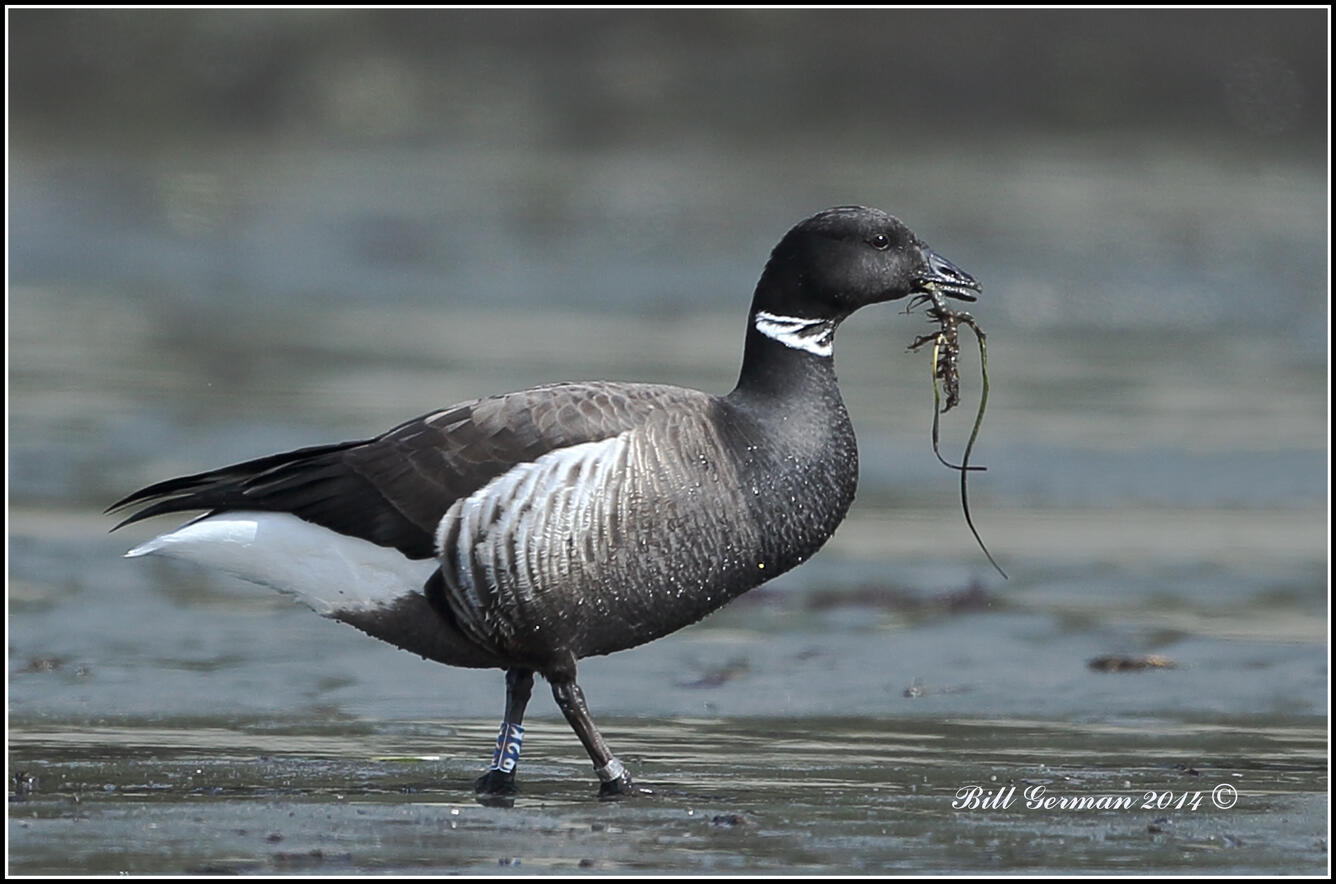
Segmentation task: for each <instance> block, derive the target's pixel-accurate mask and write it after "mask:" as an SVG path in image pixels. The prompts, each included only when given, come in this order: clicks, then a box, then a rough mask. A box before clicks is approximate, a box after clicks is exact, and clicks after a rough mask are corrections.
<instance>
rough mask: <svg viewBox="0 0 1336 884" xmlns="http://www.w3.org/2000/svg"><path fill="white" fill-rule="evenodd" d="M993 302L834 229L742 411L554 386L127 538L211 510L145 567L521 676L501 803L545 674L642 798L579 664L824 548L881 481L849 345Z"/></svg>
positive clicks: (330, 448) (839, 224)
mask: <svg viewBox="0 0 1336 884" xmlns="http://www.w3.org/2000/svg"><path fill="white" fill-rule="evenodd" d="M979 291H980V289H979V285H978V284H977V283H976V282H975V281H974V279H973V278H971V277H970V276H969V275H968V274H966V273H965V272H963V271H962V270H960V269H959V268H957V267H956V266H955V265H953V264H951V263H950V262H949V261H946V260H945V259H943V258H941V257H940V256H938V255H937V254H936V253H934V252H933V251H932V250H931V249H930V248H928V246H927V245H926V244H925V243H924V242H923V241H922V240H920V239H919V238H918V237H917V236H915V235H914V234H913V233H912V232H911V231H910V230H909V229H908V228H907V227H905V226H904V224H902V223H901V222H900V221H899V220H898V219H896V218H894V217H892V216H890V215H888V214H886V213H885V212H881V211H879V210H877V209H870V208H864V207H861V206H844V207H840V208H834V209H829V210H827V211H824V212H821V213H819V214H816V215H813V216H812V217H811V218H808V219H807V220H805V221H803V222H802V223H800V224H799V225H797V226H796V227H794V228H793V229H792V230H790V231H789V232H788V233H787V234H785V236H784V238H783V239H782V240H781V241H780V243H779V245H778V246H776V247H775V250H774V252H773V253H772V254H771V256H770V260H769V262H768V263H767V264H766V266H765V270H764V272H763V273H762V274H761V280H760V282H759V283H758V284H757V286H756V293H755V295H754V297H753V299H752V305H751V312H750V313H749V314H748V315H747V337H746V345H745V350H744V354H743V359H742V371H741V374H740V375H739V377H738V383H737V387H736V388H735V389H734V390H733V391H732V392H731V393H729V394H728V395H726V396H712V395H709V394H706V393H700V392H697V391H695V390H687V389H682V388H680V387H670V386H659V385H652V384H631V383H609V382H604V381H590V382H581V383H562V384H553V385H550V386H543V387H535V388H533V389H531V390H524V391H521V392H518V393H509V394H506V395H501V396H493V397H490V398H487V399H476V400H473V401H470V402H461V403H459V404H457V405H452V406H450V407H448V408H444V409H441V410H440V411H435V412H432V413H431V414H428V415H424V416H423V417H419V418H415V419H414V420H411V421H408V422H407V423H404V424H401V425H399V426H397V427H395V428H394V429H392V430H390V431H388V432H386V433H384V434H382V435H380V436H377V437H375V438H374V439H364V440H359V441H355V442H341V443H338V444H334V445H318V446H315V447H311V448H303V449H300V450H298V451H290V452H287V453H284V454H274V455H270V456H269V457H262V458H259V459H257V460H252V461H247V462H246V463H242V464H237V465H235V466H230V467H223V468H222V469H218V470H213V471H211V472H207V473H200V474H198V475H194V476H186V477H184V478H180V479H172V480H169V481H166V482H160V483H158V484H156V485H151V486H149V487H147V488H145V489H143V490H142V491H137V492H135V493H134V494H131V495H129V496H128V497H126V498H124V499H123V500H121V501H119V502H117V503H116V504H114V505H113V506H112V507H111V508H110V509H109V510H108V512H110V511H112V510H116V509H120V508H122V507H129V506H136V505H137V506H141V507H142V508H141V509H139V510H138V511H137V512H135V513H133V514H132V515H130V516H129V518H127V519H125V520H124V521H123V522H121V523H120V525H117V526H116V527H117V528H119V527H121V526H122V525H126V524H129V523H131V522H136V521H139V520H140V519H146V518H148V517H150V516H156V515H160V514H163V513H173V512H181V511H189V510H205V511H206V513H205V514H204V515H203V516H200V517H199V518H197V519H195V520H194V521H191V522H188V523H186V524H185V525H184V526H182V527H181V528H179V529H177V530H176V531H173V532H171V533H169V534H164V535H162V536H161V537H158V538H156V539H154V540H150V541H148V542H147V543H144V544H142V545H140V546H138V547H136V548H134V549H132V550H131V551H130V552H129V553H127V555H129V556H142V555H148V554H150V553H153V554H159V555H165V556H174V557H179V558H184V559H189V560H191V561H195V562H200V563H203V564H206V565H209V566H213V567H217V568H220V569H222V570H225V571H228V572H230V573H233V574H236V575H238V576H240V577H243V578H245V579H247V580H250V581H253V582H256V583H260V584H264V585H266V586H271V587H274V588H276V589H279V590H282V591H284V592H289V593H294V594H296V595H297V596H299V597H300V598H301V599H302V600H303V601H304V602H306V603H307V604H308V605H310V606H311V607H313V608H314V609H315V610H317V611H318V612H320V613H322V614H324V615H325V616H327V617H333V618H335V619H337V620H342V621H344V622H345V623H350V624H352V625H353V626H356V627H357V628H359V629H361V630H363V631H364V632H366V633H368V634H370V635H372V636H375V637H376V638H379V639H382V640H383V641H387V642H389V643H390V644H393V645H397V646H399V647H400V648H403V649H405V650H408V651H412V652H413V653H415V654H420V655H422V656H423V657H425V658H429V659H432V660H436V661H439V662H441V663H445V664H448V665H451V666H470V667H483V668H490V667H496V668H499V669H504V670H505V672H506V704H505V716H504V718H503V720H502V724H501V732H500V734H499V735H498V737H497V743H496V751H495V753H494V756H493V759H492V764H491V768H490V769H489V770H488V772H487V773H486V774H484V775H483V776H482V777H480V778H479V779H478V781H477V784H476V788H477V791H478V792H479V793H480V794H484V795H494V796H500V795H507V794H510V793H513V792H514V791H515V767H516V764H517V762H518V759H519V753H520V744H521V742H522V739H523V733H524V728H523V724H522V723H523V720H524V709H525V706H526V704H527V703H528V701H529V694H530V691H531V689H532V687H533V677H534V673H539V674H541V675H542V676H543V677H544V678H546V679H547V680H548V682H550V683H551V685H552V694H553V696H554V697H555V698H556V701H557V705H558V706H560V707H561V711H562V713H563V714H564V715H565V716H566V720H567V721H568V722H570V725H571V727H572V728H573V729H574V731H575V734H576V736H577V737H579V738H580V742H581V743H582V744H584V748H585V750H586V751H587V752H588V753H589V757H590V758H591V759H592V760H593V763H594V768H595V773H597V775H598V778H599V780H600V783H601V785H600V789H599V794H600V795H601V796H604V797H611V796H617V795H622V794H628V793H630V792H631V778H630V776H629V775H628V773H627V771H626V768H625V767H624V766H623V765H622V764H621V762H620V761H618V760H617V758H616V756H614V755H613V754H612V752H611V751H610V750H609V749H608V746H607V744H606V743H604V741H603V738H602V737H601V736H600V735H599V732H598V729H597V728H596V727H595V726H594V722H593V720H592V719H591V718H590V715H589V709H588V707H587V706H586V705H585V698H584V694H583V692H582V691H581V690H580V686H579V685H578V684H576V680H575V678H576V662H577V661H578V660H580V658H582V657H588V656H591V655H595V654H610V653H612V652H613V651H620V650H624V649H626V648H632V647H635V646H636V645H639V644H643V643H645V642H648V641H652V640H653V639H656V638H659V637H660V636H664V635H667V634H668V633H670V632H673V631H675V630H678V629H681V628H682V627H683V626H686V625H688V624H690V623H695V622H696V621H697V620H700V619H701V618H702V617H704V616H705V615H706V614H709V613H710V612H711V611H713V610H715V609H716V608H718V607H720V606H721V605H724V604H726V603H727V602H729V601H730V600H731V599H733V598H735V597H737V596H738V595H740V594H741V593H743V592H746V591H747V590H748V589H751V588H752V587H755V586H758V585H760V584H761V583H764V582H765V581H767V580H769V579H770V578H772V577H775V576H777V575H779V574H782V573H784V572H785V571H787V570H789V569H790V568H792V567H794V566H795V565H798V564H800V563H802V562H804V561H806V560H807V559H808V558H810V557H811V556H812V554H813V553H815V552H816V551H817V550H818V549H820V548H821V546H822V544H824V543H825V542H826V540H827V539H828V538H829V537H830V536H831V535H832V534H833V533H834V531H835V528H836V526H838V525H839V524H840V522H841V521H842V520H843V519H844V515H845V512H846V511H847V510H848V509H849V505H850V503H851V502H852V501H853V498H854V489H855V486H856V484H857V481H858V448H857V446H856V444H855V441H854V432H853V428H852V427H851V426H850V424H849V416H848V414H847V413H846V412H845V408H844V403H843V401H841V399H840V391H839V388H838V387H837V386H836V380H835V367H834V351H835V329H836V327H837V326H838V325H839V323H840V322H841V321H842V320H843V319H844V318H845V317H847V316H849V314H851V313H853V312H854V311H855V310H857V309H858V308H859V307H863V306H865V305H867V304H875V303H878V302H881V301H891V300H895V299H898V298H904V297H907V296H910V295H925V294H927V295H931V296H935V297H938V298H940V296H942V295H946V296H950V297H954V298H958V299H962V300H966V301H973V300H974V299H975V296H976V295H977V294H978V292H979ZM113 530H114V529H113Z"/></svg>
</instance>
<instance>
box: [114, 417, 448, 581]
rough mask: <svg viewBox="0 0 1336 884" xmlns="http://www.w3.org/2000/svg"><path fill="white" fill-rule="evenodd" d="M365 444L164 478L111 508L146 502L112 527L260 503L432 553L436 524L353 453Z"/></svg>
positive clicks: (407, 550) (409, 551)
mask: <svg viewBox="0 0 1336 884" xmlns="http://www.w3.org/2000/svg"><path fill="white" fill-rule="evenodd" d="M366 444H367V442H366V441H356V442H339V443H336V444H334V445H317V446H313V447H311V448H301V449H298V450H297V451H288V452H284V453H283V454H271V455H269V456H268V457H261V458H257V459H256V460H248V461H246V462H245V463H239V464H233V465H232V466H227V467H222V468H221V469H217V470H210V471H209V472H207V473H198V474H196V475H193V476H183V477H181V478H179V479H168V480H167V481H165V482H158V483H157V484H154V485H150V486H148V487H147V488H143V489H140V490H139V491H136V492H134V493H133V494H130V495H128V496H126V497H123V498H121V499H120V500H118V501H116V502H115V503H114V504H112V505H111V506H109V507H108V508H107V512H108V513H110V512H114V511H116V510H120V509H125V508H126V507H132V506H140V507H141V509H139V510H138V511H136V512H134V513H131V514H130V515H129V516H128V517H127V518H125V519H123V520H122V521H121V522H120V523H118V524H117V525H116V527H115V528H112V529H111V530H113V531H115V530H116V528H121V527H123V526H125V525H129V524H131V523H132V522H138V521H140V520H141V519H148V518H151V517H153V516H159V515H162V514H164V513H179V512H190V511H192V510H204V511H207V512H208V513H210V514H212V513H220V512H226V511H227V510H261V511H264V512H284V513H292V514H294V515H296V516H299V517H300V518H303V519H305V520H306V521H308V522H312V523H314V524H316V525H322V526H324V527H326V528H329V529H330V530H332V531H337V532H339V533H340V534H347V535H349V536H352V537H361V538H363V539H364V540H369V541H371V542H372V543H377V544H380V545H381V546H391V547H395V548H396V549H399V550H400V551H401V552H403V553H404V554H405V555H407V556H409V557H410V558H429V557H431V556H432V555H433V554H434V544H433V540H432V536H431V532H430V530H425V529H424V527H423V526H419V525H415V524H413V522H412V521H410V520H409V519H408V518H407V516H405V514H404V513H403V512H401V511H400V510H399V509H398V508H397V507H395V506H394V505H393V504H392V503H391V502H390V501H388V500H386V498H385V495H384V494H382V493H381V491H380V490H379V489H378V488H377V487H376V486H375V484H373V483H372V482H371V481H369V480H368V479H367V477H365V476H364V475H362V474H361V472H360V471H359V470H358V469H357V468H356V466H355V465H354V464H353V463H352V462H351V460H350V459H349V458H348V457H347V456H346V455H347V453H348V452H349V451H350V450H352V449H356V448H359V447H361V446H364V445H366Z"/></svg>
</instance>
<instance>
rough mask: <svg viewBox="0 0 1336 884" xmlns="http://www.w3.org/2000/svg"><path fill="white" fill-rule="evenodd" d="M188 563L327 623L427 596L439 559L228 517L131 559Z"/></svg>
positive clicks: (313, 529)
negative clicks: (291, 600)
mask: <svg viewBox="0 0 1336 884" xmlns="http://www.w3.org/2000/svg"><path fill="white" fill-rule="evenodd" d="M125 555H126V556H127V557H131V556H146V555H159V556H167V557H169V558H174V559H184V560H186V561H190V562H196V563H198V564H201V565H206V566H208V567H211V568H217V569H219V570H221V571H226V572H227V573H229V574H232V575H234V576H236V577H240V578H241V579H243V580H249V581H250V582H252V583H258V584H260V585H261V586H268V587H271V588H273V589H277V590H278V591H279V592H284V593H290V594H292V595H295V596H297V597H298V598H300V599H301V600H302V601H303V602H305V603H306V604H307V605H309V606H310V607H311V608H313V609H314V610H315V611H316V612H318V613H320V614H323V615H324V616H326V617H333V616H337V615H338V614H339V613H340V612H342V611H366V610H371V609H374V608H378V607H383V606H386V605H389V604H391V603H393V602H394V600H395V599H398V598H400V597H402V596H404V595H408V594H410V593H414V592H421V591H422V585H423V584H424V583H426V582H427V578H428V577H430V576H431V573H432V572H433V571H435V570H436V560H435V559H410V558H408V557H407V556H405V555H404V554H403V553H401V552H399V551H398V550H396V549H392V548H389V547H384V546H377V545H376V544H374V543H371V542H369V541H366V540H361V539H359V538H356V537H349V536H347V535H344V534H339V533H337V532H334V531H330V530H329V529H327V528H321V527H320V526H319V525H314V524H312V523H310V522H307V521H304V520H302V519H299V518H297V517H296V516H294V515H291V514H288V513H261V512H229V513H223V514H221V515H217V516H210V517H208V518H205V519H200V520H198V521H194V522H190V523H189V524H187V525H183V526H181V527H180V528H178V529H177V530H175V531H173V532H171V533H170V534H164V535H162V536H161V537H155V538H154V539H153V540H150V541H148V542H147V543H142V544H140V545H139V546H137V547H135V548H134V549H132V550H130V551H129V552H128V553H126V554H125Z"/></svg>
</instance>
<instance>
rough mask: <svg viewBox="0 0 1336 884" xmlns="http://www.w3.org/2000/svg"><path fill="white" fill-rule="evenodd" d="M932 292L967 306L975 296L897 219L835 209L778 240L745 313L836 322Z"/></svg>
mask: <svg viewBox="0 0 1336 884" xmlns="http://www.w3.org/2000/svg"><path fill="white" fill-rule="evenodd" d="M934 290H935V291H936V292H938V293H940V294H943V295H946V296H949V297H953V298H959V299H962V300H966V301H973V300H974V299H975V297H976V296H977V294H978V292H979V290H980V289H979V284H978V283H977V282H975V281H974V279H973V278H972V277H971V276H970V275H969V274H967V273H965V272H964V271H963V270H961V269H960V268H958V267H956V266H955V265H954V264H952V263H951V262H950V261H947V260H946V259H944V258H942V257H940V256H938V255H937V254H935V253H934V252H933V251H932V249H930V248H928V245H927V244H926V243H925V242H923V241H922V240H921V239H919V238H918V237H917V236H915V235H914V232H913V231H911V230H910V229H909V228H908V227H906V226H905V225H904V224H902V223H901V222H900V220H899V219H898V218H895V217H893V216H891V215H888V214H886V213H885V212H883V211H881V210H880V209H870V208H866V207H864V206H840V207H838V208H834V209H827V210H826V211H824V212H818V213H817V214H815V215H813V216H812V217H810V218H808V219H807V220H806V221H803V222H802V223H800V224H798V225H797V226H796V227H794V228H793V229H792V230H790V231H789V232H788V233H787V234H785V235H784V238H783V239H782V240H780V242H779V245H777V246H775V250H774V252H772V253H771V255H770V261H769V263H768V264H766V267H765V272H764V273H763V274H762V275H761V281H760V283H759V284H758V285H757V287H756V298H755V300H754V302H753V304H752V310H753V312H755V311H758V310H759V311H764V312H766V313H770V314H774V315H779V316H786V317H795V318H803V319H828V320H834V321H835V322H839V320H841V319H843V318H844V317H846V316H848V315H849V314H850V313H853V312H854V311H855V310H857V309H858V308H859V307H863V306H866V305H868V304H876V303H880V302H882V301H894V300H896V299H898V298H904V297H907V296H909V295H919V294H927V293H929V292H930V291H934Z"/></svg>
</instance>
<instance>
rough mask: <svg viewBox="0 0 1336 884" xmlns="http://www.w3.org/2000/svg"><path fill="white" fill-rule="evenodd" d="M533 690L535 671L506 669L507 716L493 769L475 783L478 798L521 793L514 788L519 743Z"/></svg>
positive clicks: (495, 754) (502, 727) (497, 740)
mask: <svg viewBox="0 0 1336 884" xmlns="http://www.w3.org/2000/svg"><path fill="white" fill-rule="evenodd" d="M532 691H533V670H532V669H521V668H518V667H516V668H514V669H507V670H506V714H505V717H504V718H503V719H502V720H501V732H500V733H499V734H497V737H496V751H495V752H494V753H492V766H491V768H490V769H489V770H488V771H487V773H485V774H483V775H482V776H480V777H478V779H477V781H476V782H475V783H474V784H473V789H474V791H475V792H477V793H478V794H479V795H514V794H515V793H516V792H517V791H519V790H518V789H517V788H516V786H515V766H516V765H517V764H519V760H520V744H521V743H522V742H523V741H524V725H523V721H524V707H525V706H527V705H528V704H529V694H530V693H531V692H532Z"/></svg>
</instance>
